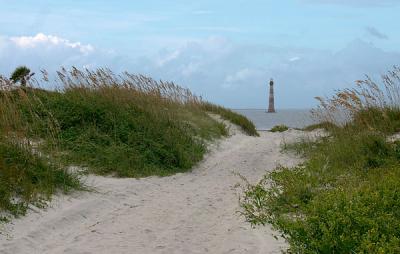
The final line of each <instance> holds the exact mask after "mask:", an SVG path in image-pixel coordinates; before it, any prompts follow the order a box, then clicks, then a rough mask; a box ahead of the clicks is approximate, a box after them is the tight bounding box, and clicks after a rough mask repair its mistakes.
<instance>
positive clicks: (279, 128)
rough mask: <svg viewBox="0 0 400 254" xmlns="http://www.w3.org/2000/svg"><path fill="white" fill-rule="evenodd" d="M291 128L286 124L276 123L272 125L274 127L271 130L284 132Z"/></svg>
mask: <svg viewBox="0 0 400 254" xmlns="http://www.w3.org/2000/svg"><path fill="white" fill-rule="evenodd" d="M287 130H289V127H287V126H286V125H283V124H282V125H276V126H274V127H272V129H271V130H270V131H271V132H284V131H287Z"/></svg>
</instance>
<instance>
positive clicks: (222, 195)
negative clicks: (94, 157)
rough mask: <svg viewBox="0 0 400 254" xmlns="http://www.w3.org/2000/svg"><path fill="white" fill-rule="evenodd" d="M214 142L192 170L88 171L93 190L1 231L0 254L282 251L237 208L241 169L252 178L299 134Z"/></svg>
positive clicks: (236, 134) (286, 161)
mask: <svg viewBox="0 0 400 254" xmlns="http://www.w3.org/2000/svg"><path fill="white" fill-rule="evenodd" d="M231 131H232V133H233V134H232V136H230V137H229V138H226V139H224V140H221V141H219V142H217V143H216V144H214V145H212V146H211V148H210V152H209V153H208V155H207V156H206V158H205V159H204V161H203V162H201V163H200V164H199V165H198V166H197V167H195V168H194V169H193V171H192V172H189V173H183V174H177V175H174V176H170V177H164V178H160V177H149V178H144V179H115V178H111V177H100V176H92V175H90V176H88V177H87V179H86V183H87V184H88V185H89V186H92V187H94V188H95V190H96V192H76V193H73V194H72V195H68V196H65V195H59V196H56V197H55V198H54V200H53V201H52V202H51V204H50V207H49V208H47V209H46V210H39V209H38V210H32V211H29V213H28V215H27V216H25V217H22V218H20V219H15V220H14V221H13V222H12V223H9V224H7V225H5V226H4V227H5V228H2V229H1V230H0V231H2V234H1V235H0V253H10V254H17V253H51V254H56V253H74V254H75V253H82V254H83V253H107V254H108V253H140V254H141V253H166V254H171V253H182V254H189V253H241V254H243V253H252V254H254V253H280V252H281V249H282V248H285V246H286V243H285V242H284V241H283V240H282V239H275V238H274V237H273V234H275V235H276V232H275V233H274V232H273V230H271V228H270V227H268V226H266V227H259V228H255V229H252V228H251V227H250V225H249V224H248V223H246V222H245V220H244V218H243V217H242V216H241V215H240V214H239V213H238V210H239V203H238V193H240V188H237V186H236V185H237V183H241V179H240V178H239V177H238V176H237V175H235V173H240V174H241V175H243V176H245V177H247V178H248V179H249V180H250V182H256V181H258V180H259V179H260V178H261V177H262V176H263V175H264V174H265V173H266V171H268V170H272V169H274V168H275V167H276V166H277V165H278V164H280V165H286V166H293V165H295V164H297V163H299V159H297V158H295V157H294V156H292V155H288V154H282V153H281V152H280V151H281V144H282V142H292V141H294V140H295V139H298V138H299V137H302V136H304V135H305V134H304V133H303V132H301V131H296V130H289V131H287V132H284V133H270V132H261V137H258V138H256V137H249V136H246V135H244V134H242V133H241V132H240V131H238V130H237V129H236V128H235V127H232V130H231Z"/></svg>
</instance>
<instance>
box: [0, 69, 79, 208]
mask: <svg viewBox="0 0 400 254" xmlns="http://www.w3.org/2000/svg"><path fill="white" fill-rule="evenodd" d="M26 90H27V88H25V87H23V88H21V87H17V86H15V85H14V84H13V83H12V82H10V81H9V80H8V79H6V78H4V77H0V212H6V214H7V213H8V214H9V215H14V216H18V215H23V214H24V213H25V212H26V210H27V208H28V207H29V205H31V204H33V205H36V206H40V207H41V206H43V205H44V202H45V201H47V200H49V199H50V198H51V195H52V194H53V193H55V192H56V191H64V192H67V191H69V190H72V189H80V188H81V184H80V182H79V179H78V177H77V176H76V175H74V174H72V173H69V172H67V171H66V170H65V169H64V168H63V167H62V166H60V165H59V164H57V163H55V162H54V161H51V160H49V159H48V158H47V157H46V155H45V154H43V153H41V152H40V151H38V147H37V144H38V143H39V142H38V141H36V142H34V141H33V140H31V139H29V138H28V137H29V136H30V135H32V134H33V133H34V130H33V129H34V128H33V126H34V125H36V124H37V123H38V121H39V119H38V118H37V114H36V113H37V112H35V111H34V110H32V108H25V109H22V108H21V105H22V104H24V105H30V104H32V103H36V102H34V101H35V100H37V98H35V97H30V96H28V95H27V92H26ZM27 117H29V119H30V121H29V123H28V121H27ZM46 121H47V127H48V130H47V138H48V140H53V141H54V140H55V139H54V136H53V134H54V132H53V130H54V129H53V128H52V121H51V119H46ZM53 143H55V142H53ZM52 149H53V150H56V149H57V147H56V146H53V147H52ZM3 214H4V213H3ZM6 214H5V215H6Z"/></svg>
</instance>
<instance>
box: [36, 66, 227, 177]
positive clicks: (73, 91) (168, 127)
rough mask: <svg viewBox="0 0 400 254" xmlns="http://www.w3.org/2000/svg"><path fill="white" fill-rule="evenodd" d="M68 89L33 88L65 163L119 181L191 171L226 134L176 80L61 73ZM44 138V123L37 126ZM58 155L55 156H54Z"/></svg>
mask: <svg viewBox="0 0 400 254" xmlns="http://www.w3.org/2000/svg"><path fill="white" fill-rule="evenodd" d="M58 76H59V81H60V82H61V84H62V87H63V89H62V90H60V91H56V92H49V91H40V90H34V91H32V93H33V94H34V95H35V96H37V97H39V98H40V102H41V103H40V105H35V106H39V107H41V106H43V107H45V108H46V109H48V113H45V112H42V117H48V116H47V115H46V114H51V116H53V117H54V118H55V119H56V121H57V125H58V128H59V132H58V136H57V137H58V141H59V143H60V147H61V149H62V150H63V151H64V152H63V153H62V154H61V156H59V158H60V159H61V160H62V161H63V162H64V163H66V164H75V165H80V166H83V167H87V168H89V171H90V172H94V173H97V174H102V175H110V174H111V175H115V176H118V177H144V176H150V175H161V176H164V175H170V174H174V173H177V172H185V171H187V170H189V169H191V168H192V166H193V165H194V164H196V163H197V162H199V161H200V160H201V159H202V158H203V155H204V154H205V152H206V150H207V146H206V143H205V142H206V141H208V140H212V139H215V138H218V137H220V136H223V135H227V129H226V127H225V125H224V124H222V123H218V122H217V121H215V120H213V119H212V118H211V117H210V116H209V115H208V114H207V113H206V112H205V111H204V110H203V109H202V103H201V101H200V100H199V99H198V98H197V97H196V96H194V95H192V94H191V93H190V91H189V90H187V89H183V88H180V87H178V86H176V85H175V84H173V83H167V82H156V81H154V80H152V79H151V78H147V77H144V76H136V75H131V74H129V73H124V74H122V75H119V76H116V75H114V74H113V73H112V72H111V71H109V70H107V69H99V70H97V71H93V72H92V71H89V70H86V71H80V70H78V69H75V68H74V69H72V70H71V71H67V70H62V71H60V72H59V73H58ZM37 132H38V133H41V136H42V137H44V138H45V137H46V126H43V128H40V126H39V128H38V129H37ZM54 156H57V155H54Z"/></svg>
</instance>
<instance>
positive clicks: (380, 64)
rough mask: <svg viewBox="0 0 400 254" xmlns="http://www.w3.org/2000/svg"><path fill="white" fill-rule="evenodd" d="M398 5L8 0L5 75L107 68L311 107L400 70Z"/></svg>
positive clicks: (308, 0) (241, 104) (205, 91)
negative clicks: (271, 93) (20, 70)
mask: <svg viewBox="0 0 400 254" xmlns="http://www.w3.org/2000/svg"><path fill="white" fill-rule="evenodd" d="M398 13H400V1H399V0H379V1H378V0H280V1H276V0H230V1H227V0H197V1H189V0H168V1H166V0H147V1H138V0H129V1H128V0H120V1H109V0H108V1H105V0H79V1H78V0H68V1H66V0H57V1H50V0H36V1H29V0H18V1H14V0H0V74H2V75H4V76H9V75H10V73H11V72H12V71H13V69H14V68H15V67H17V66H19V65H27V66H28V67H29V68H31V69H32V70H33V71H36V72H37V71H39V70H40V69H46V70H48V71H49V72H50V73H55V71H56V70H58V69H60V68H61V67H62V66H63V67H66V68H69V67H71V66H76V67H78V68H89V69H93V68H98V67H108V68H110V69H112V70H113V71H115V72H122V71H128V72H131V73H135V74H136V73H137V74H139V73H140V74H145V75H148V76H151V77H153V78H155V79H157V80H159V79H162V80H165V81H173V82H175V83H176V84H179V85H181V86H183V87H187V88H189V89H191V90H192V91H193V92H195V93H196V94H197V95H201V96H202V97H203V98H205V99H207V100H210V101H212V102H215V103H219V104H222V105H224V106H227V107H231V108H265V107H267V104H268V102H267V98H268V96H267V91H268V89H267V84H268V83H269V80H270V78H274V80H275V94H276V95H275V96H276V98H275V101H276V107H277V108H310V107H314V106H315V105H316V103H317V102H316V100H314V97H315V96H329V95H330V94H332V93H333V92H334V91H335V90H337V89H343V88H346V87H351V86H352V85H353V84H354V81H355V80H359V79H363V78H364V77H365V75H366V74H367V75H370V76H372V77H373V78H376V79H378V78H379V75H380V74H384V73H385V72H386V71H388V70H390V69H391V68H392V66H394V65H400V48H399V45H400V33H399V32H398V31H400V22H397V20H398Z"/></svg>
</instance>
